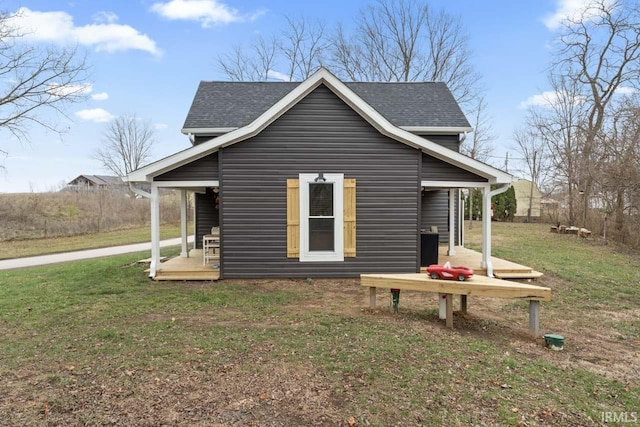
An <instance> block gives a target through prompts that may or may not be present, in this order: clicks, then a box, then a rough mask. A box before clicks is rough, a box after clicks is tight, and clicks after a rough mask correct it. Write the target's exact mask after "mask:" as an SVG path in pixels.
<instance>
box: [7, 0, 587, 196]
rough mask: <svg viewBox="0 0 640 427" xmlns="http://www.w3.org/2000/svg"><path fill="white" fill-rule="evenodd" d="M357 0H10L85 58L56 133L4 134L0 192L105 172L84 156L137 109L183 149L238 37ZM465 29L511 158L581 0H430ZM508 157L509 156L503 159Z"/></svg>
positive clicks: (333, 12) (344, 9)
mask: <svg viewBox="0 0 640 427" xmlns="http://www.w3.org/2000/svg"><path fill="white" fill-rule="evenodd" d="M368 3H369V2H368V1H364V0H349V1H345V0H340V1H338V0H324V1H322V2H310V1H309V2H306V1H304V2H293V1H290V0H287V1H281V0H243V1H240V0H75V1H57V0H23V1H13V0H7V1H5V2H3V8H4V10H6V11H9V12H15V11H17V10H18V9H19V8H25V9H23V17H24V18H23V24H24V25H25V26H29V27H30V28H31V29H33V31H32V33H33V37H34V40H33V42H35V43H54V44H58V45H64V44H65V43H77V44H78V45H79V46H81V48H82V49H83V50H85V51H86V52H87V53H88V61H89V63H90V64H91V66H92V68H91V81H90V86H88V87H87V93H88V95H89V97H88V99H87V101H86V102H84V103H82V104H75V105H72V106H71V107H70V108H69V109H68V116H69V119H70V120H68V119H66V118H65V119H63V120H64V121H65V125H66V127H68V131H67V132H65V133H64V134H62V135H58V134H56V133H52V132H45V131H43V130H42V129H38V128H33V129H32V130H31V132H30V142H28V143H20V142H18V141H16V140H15V139H14V138H13V137H11V135H9V134H7V133H4V132H3V133H2V135H0V138H2V139H3V145H2V147H3V148H5V149H6V150H7V151H8V152H9V155H8V156H7V157H6V158H5V159H4V160H2V159H0V162H1V164H2V165H3V166H4V168H5V170H4V172H0V192H28V191H48V190H51V189H53V188H55V187H56V186H58V185H60V183H61V182H63V181H69V180H71V179H73V178H75V177H76V176H77V175H80V174H105V175H106V174H109V172H107V171H105V170H103V169H102V168H101V166H100V164H99V163H98V162H97V161H96V160H93V159H92V153H93V152H94V151H95V149H96V147H98V146H99V144H101V141H102V135H103V133H104V129H105V124H106V123H105V121H106V120H108V119H109V118H110V117H115V116H119V115H125V114H136V115H137V116H138V117H140V118H143V119H145V120H148V121H150V122H151V123H153V125H154V126H155V128H156V139H157V141H158V143H157V145H156V146H155V148H154V150H153V157H154V160H155V159H159V158H162V157H165V156H167V155H169V154H172V153H173V152H175V151H178V150H181V149H184V148H186V147H188V146H189V142H188V140H187V137H186V136H184V135H182V134H181V133H180V129H181V127H182V124H183V122H184V119H185V116H186V113H187V110H188V108H189V105H190V103H191V100H192V97H193V95H194V92H195V90H196V87H197V85H198V82H199V81H200V80H225V76H224V74H223V73H222V72H221V71H220V70H219V69H218V67H217V64H216V58H217V56H218V55H220V54H222V53H224V52H226V51H228V49H229V47H230V46H231V45H233V44H236V43H242V42H248V41H250V40H251V38H252V37H254V36H255V35H256V34H260V33H262V34H270V33H272V32H274V31H279V30H280V29H282V28H284V26H285V20H284V16H285V15H289V16H292V15H304V16H307V17H312V18H319V19H323V20H325V21H326V23H327V24H328V25H329V26H330V27H332V26H333V25H334V24H336V23H337V22H339V21H342V22H344V23H348V22H350V21H352V20H353V18H354V17H355V16H356V15H357V13H358V10H359V9H360V8H362V7H363V6H365V5H366V4H368ZM429 3H430V4H432V5H434V6H436V7H443V8H444V9H445V10H446V11H447V12H449V13H451V14H459V15H460V16H461V17H462V21H463V23H464V24H465V27H466V30H467V32H468V36H469V39H470V45H471V49H472V51H473V54H472V57H471V61H472V62H473V64H474V65H475V67H476V68H477V70H478V71H479V72H480V73H481V74H482V76H483V82H482V84H483V87H484V88H485V89H486V100H487V102H488V105H489V107H488V114H489V115H490V116H491V118H492V122H493V127H494V130H495V133H496V134H497V136H498V138H497V139H496V140H495V141H494V142H493V145H494V147H495V149H494V155H495V156H496V157H495V158H493V159H492V163H494V164H495V165H503V164H504V160H503V159H504V156H505V153H506V152H507V151H509V153H510V157H512V158H513V157H517V155H516V153H515V151H514V149H513V142H512V140H511V135H512V133H513V130H514V129H515V128H516V127H517V126H518V125H519V124H520V123H521V120H522V117H523V115H524V109H523V105H524V104H525V103H527V102H534V103H535V102H537V101H539V99H540V94H541V93H543V92H544V91H545V89H546V78H545V72H546V69H547V66H548V64H549V60H550V50H549V45H550V42H551V41H552V39H553V37H554V35H555V33H554V30H555V29H556V28H555V23H556V22H557V19H558V18H559V17H561V16H563V15H564V14H566V13H569V12H570V11H571V10H572V9H573V8H575V7H577V6H579V5H580V4H582V3H584V1H583V0H541V1H513V0H500V1H499V0H486V1H478V0H459V1H447V0H433V1H430V2H429ZM510 164H511V163H510Z"/></svg>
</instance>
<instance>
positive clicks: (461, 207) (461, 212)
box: [458, 189, 464, 247]
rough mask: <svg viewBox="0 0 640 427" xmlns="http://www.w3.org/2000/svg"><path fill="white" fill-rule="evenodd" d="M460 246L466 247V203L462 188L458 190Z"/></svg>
mask: <svg viewBox="0 0 640 427" xmlns="http://www.w3.org/2000/svg"><path fill="white" fill-rule="evenodd" d="M458 246H462V247H464V203H463V201H462V189H459V190H458Z"/></svg>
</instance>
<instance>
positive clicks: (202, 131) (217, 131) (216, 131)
mask: <svg viewBox="0 0 640 427" xmlns="http://www.w3.org/2000/svg"><path fill="white" fill-rule="evenodd" d="M236 129H238V127H220V128H182V130H181V131H180V132H182V133H183V134H185V135H189V134H199V135H203V136H208V135H222V134H225V133H229V132H232V131H234V130H236Z"/></svg>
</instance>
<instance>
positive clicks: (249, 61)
mask: <svg viewBox="0 0 640 427" xmlns="http://www.w3.org/2000/svg"><path fill="white" fill-rule="evenodd" d="M285 19H286V21H287V26H286V28H285V29H284V30H283V31H282V33H281V34H278V35H277V36H276V37H273V38H271V39H266V41H267V43H266V44H261V43H260V42H259V41H257V42H254V43H252V44H251V45H249V46H248V47H241V46H234V48H233V49H232V51H231V52H230V53H228V54H226V55H222V56H219V57H218V61H217V62H218V65H219V66H220V69H221V70H222V71H223V72H224V73H225V74H226V75H227V77H229V78H230V79H231V80H267V79H268V78H273V77H275V76H277V75H279V76H280V77H281V78H283V79H288V80H303V79H305V78H307V77H308V76H309V75H311V74H312V73H313V72H314V71H316V70H317V69H318V68H319V67H320V66H327V67H328V68H330V69H331V70H332V71H333V72H334V73H336V74H337V75H338V76H339V77H341V78H343V79H345V80H350V81H441V82H445V83H447V85H448V86H449V89H450V90H451V91H452V93H453V95H454V97H455V98H456V100H457V101H458V102H459V103H460V104H461V105H462V106H463V108H464V109H466V108H467V107H469V106H470V105H471V103H472V102H473V101H474V99H475V97H476V96H477V95H478V94H479V93H480V88H479V80H480V75H479V74H478V73H477V72H476V71H475V70H474V68H473V66H472V64H471V60H470V58H471V55H470V49H469V40H468V38H467V36H466V34H465V32H464V26H463V24H462V21H461V20H460V18H459V17H456V16H452V15H449V14H447V13H446V12H444V11H442V10H441V11H438V10H432V9H431V8H430V7H429V6H428V5H427V3H426V2H424V1H423V0H376V1H375V2H374V3H373V4H371V5H369V6H367V7H365V8H364V9H362V10H361V11H360V15H359V16H358V17H357V18H356V20H355V28H354V30H353V31H347V30H346V28H348V27H349V26H347V25H343V24H338V26H337V27H336V29H335V31H334V32H332V33H330V34H329V33H328V31H327V29H326V25H325V24H324V23H323V22H321V21H313V20H311V19H309V18H305V17H297V18H292V17H285ZM264 41H265V40H263V42H264ZM274 46H277V48H276V49H274V48H273V47H274ZM265 47H266V48H265ZM265 58H267V59H268V60H267V61H265V60H264V59H265ZM256 64H257V65H258V69H259V71H256V69H255V66H254V65H256ZM277 70H281V71H280V72H279V73H276V72H275V71H277Z"/></svg>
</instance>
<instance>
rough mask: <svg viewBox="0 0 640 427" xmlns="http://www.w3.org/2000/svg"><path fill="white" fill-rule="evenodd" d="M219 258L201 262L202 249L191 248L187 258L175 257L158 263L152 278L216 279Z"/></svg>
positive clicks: (217, 277) (217, 276) (218, 272)
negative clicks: (204, 262) (205, 262)
mask: <svg viewBox="0 0 640 427" xmlns="http://www.w3.org/2000/svg"><path fill="white" fill-rule="evenodd" d="M219 262H220V260H219V259H218V260H217V261H216V260H213V262H209V263H208V264H207V265H203V264H202V249H192V250H191V251H190V252H189V258H182V257H175V258H171V259H169V260H167V261H165V262H163V263H161V264H160V266H159V268H158V271H157V272H156V277H155V278H154V280H218V279H219V278H220V267H218V268H213V266H215V265H219Z"/></svg>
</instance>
